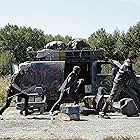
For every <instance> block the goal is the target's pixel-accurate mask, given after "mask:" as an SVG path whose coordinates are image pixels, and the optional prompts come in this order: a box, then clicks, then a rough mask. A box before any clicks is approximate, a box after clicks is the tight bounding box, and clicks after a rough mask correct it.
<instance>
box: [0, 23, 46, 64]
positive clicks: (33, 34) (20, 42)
mask: <svg viewBox="0 0 140 140" xmlns="http://www.w3.org/2000/svg"><path fill="white" fill-rule="evenodd" d="M45 45H46V39H45V35H44V33H43V31H41V30H37V29H36V28H35V29H32V28H31V27H28V28H26V27H18V26H16V25H10V24H8V25H6V26H5V27H4V28H2V29H1V30H0V49H1V50H9V51H10V52H11V53H13V55H14V57H15V58H16V61H17V62H19V63H20V62H24V61H27V60H28V58H27V51H26V50H27V48H28V47H32V48H33V50H38V49H39V48H43V47H44V46H45Z"/></svg>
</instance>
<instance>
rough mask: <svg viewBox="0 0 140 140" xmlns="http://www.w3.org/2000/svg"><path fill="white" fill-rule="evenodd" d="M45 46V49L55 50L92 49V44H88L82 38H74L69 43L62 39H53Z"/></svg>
mask: <svg viewBox="0 0 140 140" xmlns="http://www.w3.org/2000/svg"><path fill="white" fill-rule="evenodd" d="M44 48H45V49H53V50H82V49H91V47H90V45H89V44H87V43H86V42H85V41H84V40H82V39H74V40H73V41H70V42H69V43H68V44H67V45H66V44H65V43H64V42H62V41H52V42H49V43H48V44H47V45H46V46H45V47H44Z"/></svg>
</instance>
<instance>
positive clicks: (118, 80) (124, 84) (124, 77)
mask: <svg viewBox="0 0 140 140" xmlns="http://www.w3.org/2000/svg"><path fill="white" fill-rule="evenodd" d="M137 59H138V55H137V54H136V53H130V54H129V55H128V59H127V60H125V61H124V63H123V64H122V65H121V66H120V69H119V71H118V72H117V74H116V76H115V78H114V81H113V87H112V90H111V93H110V95H109V97H108V99H107V100H106V102H105V104H104V106H103V108H102V111H101V112H100V116H101V117H104V118H110V117H109V116H108V115H107V114H106V113H107V111H108V108H109V107H110V106H112V104H113V101H114V100H115V98H116V97H117V96H118V95H119V94H120V93H121V91H125V92H126V93H127V94H128V95H129V96H130V97H131V98H132V99H133V100H134V102H135V104H136V106H137V111H138V110H139V105H140V104H139V98H138V94H137V93H136V92H135V91H134V90H133V89H131V88H130V87H129V86H128V84H129V83H130V80H134V81H135V82H136V84H137V85H138V82H137V79H136V75H135V73H134V71H133V68H132V64H135V63H136V62H137Z"/></svg>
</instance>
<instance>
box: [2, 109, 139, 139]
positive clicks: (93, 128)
mask: <svg viewBox="0 0 140 140" xmlns="http://www.w3.org/2000/svg"><path fill="white" fill-rule="evenodd" d="M3 117H4V120H0V138H11V139H20V138H22V139H28V138H29V139H41V140H42V139H43V140H44V139H59V140H60V139H64V140H66V139H69V140H70V139H74V140H83V139H85V140H87V139H88V140H94V139H95V140H103V138H105V137H108V136H129V137H131V138H132V137H133V138H140V132H139V128H140V117H126V116H125V115H122V114H120V113H112V114H111V119H103V118H98V115H89V116H83V115H81V116H80V121H62V120H58V119H56V120H51V119H50V116H49V115H48V113H47V112H46V113H44V114H42V115H40V114H38V113H34V114H32V115H30V116H21V115H20V114H19V110H16V109H15V108H8V109H7V110H6V111H5V112H4V113H3Z"/></svg>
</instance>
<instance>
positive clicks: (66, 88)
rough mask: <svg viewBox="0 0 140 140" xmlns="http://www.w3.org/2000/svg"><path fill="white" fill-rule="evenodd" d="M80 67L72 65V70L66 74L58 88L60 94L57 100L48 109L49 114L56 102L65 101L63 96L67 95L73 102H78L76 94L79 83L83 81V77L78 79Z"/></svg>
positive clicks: (51, 112)
mask: <svg viewBox="0 0 140 140" xmlns="http://www.w3.org/2000/svg"><path fill="white" fill-rule="evenodd" d="M80 70H81V69H80V67H79V66H74V67H73V71H72V72H71V73H70V74H69V75H68V76H67V78H66V80H65V81H64V83H63V84H62V86H61V87H60V88H59V92H60V96H59V99H58V101H57V102H56V103H55V104H54V105H53V107H52V108H51V110H50V114H53V111H54V108H55V107H56V105H58V104H62V103H63V102H64V101H65V98H67V97H68V96H70V97H71V99H72V100H73V101H74V102H75V104H78V103H79V99H78V95H77V94H76V92H77V90H78V88H79V86H80V84H81V83H82V82H83V81H84V80H83V79H78V75H79V73H80Z"/></svg>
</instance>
